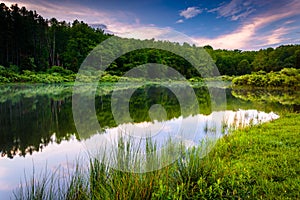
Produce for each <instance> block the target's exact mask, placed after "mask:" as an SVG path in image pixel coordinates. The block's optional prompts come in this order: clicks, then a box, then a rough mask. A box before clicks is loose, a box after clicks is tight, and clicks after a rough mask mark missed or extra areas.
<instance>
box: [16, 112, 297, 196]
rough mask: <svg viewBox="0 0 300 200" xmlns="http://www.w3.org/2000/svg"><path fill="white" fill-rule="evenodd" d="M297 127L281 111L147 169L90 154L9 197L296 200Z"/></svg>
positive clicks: (30, 182) (34, 179)
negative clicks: (117, 165)
mask: <svg viewBox="0 0 300 200" xmlns="http://www.w3.org/2000/svg"><path fill="white" fill-rule="evenodd" d="M299 127H300V115H299V114H287V115H285V116H284V117H282V118H280V119H278V120H276V121H273V122H270V123H266V124H262V125H258V126H252V127H248V128H244V129H242V130H240V129H239V130H236V131H234V133H233V134H229V135H225V136H224V137H223V138H221V139H219V140H218V142H217V144H216V146H215V147H214V148H213V149H212V151H210V153H209V154H208V155H207V156H205V157H200V156H199V155H202V154H203V152H202V151H203V148H202V147H193V148H190V149H188V150H187V151H185V150H184V151H181V153H182V155H181V157H180V158H179V159H178V160H176V161H175V162H174V163H173V164H171V165H168V166H166V167H164V168H162V169H160V170H156V171H152V172H148V173H131V172H125V171H119V170H116V169H113V168H110V167H108V166H106V165H105V164H104V162H102V161H101V160H98V159H95V158H91V159H90V160H89V167H87V168H86V167H85V166H83V165H81V164H77V165H76V169H75V172H74V173H68V172H63V171H60V170H58V171H57V172H55V173H54V174H49V173H44V175H43V176H39V177H38V179H37V177H32V178H31V179H30V180H26V181H25V182H24V183H23V184H21V186H20V187H19V188H18V189H16V190H15V192H14V195H15V198H16V199H43V200H44V199H45V200H47V199H49V200H50V199H125V200H126V199H299V198H300V196H299V188H300V176H299V174H300V164H299V163H300V132H299ZM148 145H152V146H149V147H148V148H150V149H151V148H152V149H151V150H153V149H155V144H151V143H149V144H148ZM78 163H80V162H78ZM61 175H63V177H65V178H64V179H61V178H60V176H61ZM57 186H59V187H57Z"/></svg>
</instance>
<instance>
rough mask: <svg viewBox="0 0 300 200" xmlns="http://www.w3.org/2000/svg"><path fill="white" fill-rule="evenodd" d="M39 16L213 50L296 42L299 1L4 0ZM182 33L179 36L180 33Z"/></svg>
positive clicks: (298, 37)
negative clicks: (184, 40) (183, 41)
mask: <svg viewBox="0 0 300 200" xmlns="http://www.w3.org/2000/svg"><path fill="white" fill-rule="evenodd" d="M2 2H4V3H5V4H6V5H9V6H10V5H11V4H14V3H17V4H18V5H19V6H20V7H21V6H25V7H26V8H27V9H30V10H36V11H37V13H38V14H40V15H42V16H43V17H44V18H48V19H50V18H52V17H55V18H57V19H58V20H60V21H62V20H65V21H68V22H72V21H73V20H74V19H78V20H79V21H84V22H86V23H88V24H89V25H91V26H93V27H101V28H104V29H105V30H106V31H107V32H109V33H113V34H115V35H117V36H120V37H131V38H138V39H151V38H155V39H161V38H163V39H168V40H170V41H178V42H182V41H181V40H182V39H183V38H185V39H186V38H188V39H189V41H188V42H189V43H194V44H196V45H197V46H204V45H211V46H212V47H213V48H214V49H219V48H220V49H241V50H258V49H261V48H267V47H277V46H279V45H284V44H299V43H300V1H299V0H215V1H213V0H186V1H185V0H127V1H125V0H105V1H104V0H4V1H2ZM179 35H182V36H183V37H179Z"/></svg>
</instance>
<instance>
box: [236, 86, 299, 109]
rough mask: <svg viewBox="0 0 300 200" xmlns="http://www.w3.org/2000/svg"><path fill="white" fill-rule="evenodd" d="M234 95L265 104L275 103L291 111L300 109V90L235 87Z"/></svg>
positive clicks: (274, 104)
mask: <svg viewBox="0 0 300 200" xmlns="http://www.w3.org/2000/svg"><path fill="white" fill-rule="evenodd" d="M232 95H233V96H234V97H236V98H239V99H242V100H244V101H251V102H261V103H264V104H269V105H270V104H273V109H274V107H275V106H276V105H278V104H279V105H280V106H278V107H280V109H282V108H283V106H286V107H289V108H290V110H289V111H290V112H298V111H300V91H297V90H296V91H295V90H276V89H273V90H266V89H255V90H249V89H234V90H232Z"/></svg>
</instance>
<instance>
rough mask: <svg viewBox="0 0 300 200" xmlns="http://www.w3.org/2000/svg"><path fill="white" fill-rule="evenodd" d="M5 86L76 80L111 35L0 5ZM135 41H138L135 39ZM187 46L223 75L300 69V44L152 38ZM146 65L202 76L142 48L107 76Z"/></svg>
mask: <svg viewBox="0 0 300 200" xmlns="http://www.w3.org/2000/svg"><path fill="white" fill-rule="evenodd" d="M0 27H1V30H0V82H4V83H5V82H45V83H53V82H54V83H55V82H72V81H74V79H75V77H76V76H75V73H76V72H78V69H79V67H80V65H81V63H82V62H83V61H84V59H85V58H86V56H87V55H88V54H89V53H90V52H91V51H92V50H93V49H94V48H95V47H96V46H97V45H98V44H99V43H101V42H102V41H104V40H105V39H107V38H109V37H111V36H112V35H111V34H108V33H106V32H105V31H104V30H102V29H99V28H93V27H91V26H89V25H88V24H87V23H85V22H83V21H78V20H74V21H73V23H70V22H66V21H58V20H57V19H55V18H52V19H44V18H43V17H42V16H41V15H39V14H38V13H37V12H36V11H32V10H27V9H26V8H25V7H21V8H20V7H18V5H17V4H15V5H11V7H8V6H6V5H5V4H4V3H1V5H0ZM130 40H134V39H130ZM148 41H150V42H155V43H168V45H174V46H182V47H183V49H187V48H188V49H189V50H193V51H197V50H199V49H203V48H204V49H205V50H206V51H207V52H208V53H209V55H210V56H211V58H212V59H213V62H214V63H215V64H216V66H217V67H218V69H219V72H220V74H221V75H228V76H240V75H245V74H250V73H251V72H259V71H264V72H277V71H280V70H282V69H284V68H296V69H299V68H300V45H282V46H279V47H277V48H271V47H270V48H267V49H261V50H258V51H242V50H238V49H236V50H226V49H216V50H215V49H213V47H212V46H210V45H205V46H203V47H197V46H195V45H190V44H187V43H184V44H179V43H172V42H166V41H155V40H154V39H152V40H148ZM145 63H160V64H164V65H167V66H170V67H173V68H174V69H176V70H177V71H179V72H180V73H182V74H183V75H184V76H186V77H187V78H193V77H197V76H200V75H199V74H197V73H196V72H195V70H194V69H192V67H191V64H190V63H189V62H187V61H186V60H185V59H183V58H182V57H180V56H178V55H175V54H172V53H170V52H168V51H162V50H159V49H141V50H136V51H132V52H129V53H127V54H125V55H122V56H121V57H119V58H118V59H116V60H115V61H114V62H113V63H112V64H111V65H110V67H109V68H108V69H107V70H106V73H107V74H108V75H111V76H122V75H123V74H124V73H125V72H127V71H128V70H130V69H132V68H134V67H136V66H138V65H141V64H145Z"/></svg>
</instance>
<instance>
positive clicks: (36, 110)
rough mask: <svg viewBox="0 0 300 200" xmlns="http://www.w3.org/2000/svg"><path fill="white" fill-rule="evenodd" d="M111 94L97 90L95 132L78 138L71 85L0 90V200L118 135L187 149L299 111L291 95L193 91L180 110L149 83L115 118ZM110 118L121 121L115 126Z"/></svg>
mask: <svg viewBox="0 0 300 200" xmlns="http://www.w3.org/2000/svg"><path fill="white" fill-rule="evenodd" d="M113 89H114V87H113V85H112V84H104V85H101V86H100V87H98V92H97V96H96V99H95V108H96V113H97V119H98V121H99V123H100V124H101V129H100V130H99V131H98V132H97V133H95V132H92V133H89V132H86V134H78V133H77V131H76V126H75V123H74V120H73V115H72V86H71V85H51V86H49V85H26V84H25V85H2V86H0V152H1V157H0V197H1V199H7V198H9V196H11V192H12V190H13V189H14V188H16V186H17V185H18V184H19V183H20V181H21V180H24V174H26V176H27V177H30V176H31V175H32V173H33V169H34V170H35V173H41V170H44V169H45V166H47V169H48V170H50V172H51V171H53V172H54V171H55V170H56V169H57V167H60V168H63V169H65V170H70V169H72V166H73V165H74V163H75V161H76V160H78V159H80V158H82V157H86V156H87V153H88V152H89V151H93V150H94V149H96V148H98V147H99V141H102V142H103V141H104V139H105V140H106V141H110V142H109V144H113V143H114V142H116V141H117V139H118V137H119V135H120V134H122V135H126V134H127V135H130V136H131V137H134V138H136V139H137V140H140V139H141V138H143V137H145V136H146V135H141V134H143V133H145V132H142V131H140V130H141V129H147V130H148V132H147V133H146V134H149V135H150V136H152V138H153V139H154V140H155V141H156V142H157V143H158V145H163V142H164V141H167V140H168V138H169V137H172V136H174V133H176V134H175V135H176V137H173V138H175V139H178V140H179V141H181V142H183V143H184V144H185V145H186V147H187V148H188V147H192V146H197V145H198V144H199V141H201V140H202V139H203V138H206V137H212V136H213V137H215V138H219V137H221V136H222V135H223V134H226V133H227V131H228V130H229V129H230V128H232V127H237V126H238V127H240V126H247V125H253V124H257V123H263V122H266V121H269V120H273V119H276V118H278V117H279V116H278V114H280V113H281V112H294V111H299V109H300V106H299V105H300V102H299V99H300V98H299V93H297V92H295V91H276V90H273V91H267V90H260V91H258V90H256V91H250V90H234V91H233V90H231V89H222V88H214V89H211V90H208V89H207V88H205V87H195V88H194V91H195V94H196V96H197V101H198V105H199V108H195V107H194V106H193V104H190V105H189V104H188V103H187V105H185V111H184V112H182V109H181V107H180V103H179V102H178V100H177V98H176V95H175V94H174V92H172V91H170V90H169V89H168V88H166V87H160V86H158V85H148V86H145V87H143V88H139V89H137V90H135V91H134V92H133V93H132V96H131V98H130V101H129V105H128V107H127V106H125V105H124V107H123V104H122V102H117V103H118V105H119V107H118V112H117V114H118V115H121V116H115V115H114V113H112V111H111V107H112V105H114V104H112V102H111V96H112V91H113ZM128 90H130V86H128V85H124V87H123V88H121V89H120V90H119V91H118V94H120V95H123V94H126V93H128ZM178 91H179V92H180V94H183V95H187V94H185V93H186V91H187V90H186V89H185V88H184V87H180V86H178ZM212 91H213V92H212ZM220 91H222V92H224V94H226V101H225V102H223V104H216V102H214V101H212V99H211V97H210V92H212V93H211V94H218V93H219V92H220ZM159 105H161V106H159ZM224 107H225V108H226V109H224ZM126 108H129V114H130V116H129V117H128V116H127V118H126V117H123V116H125V114H124V113H126ZM225 110H226V111H225ZM116 117H118V118H119V119H122V120H121V121H117V122H116V120H115V118H116ZM195 124H197V126H195ZM191 133H193V134H192V135H191ZM149 135H148V136H149ZM108 136H109V137H108ZM95 141H97V142H95ZM93 142H94V144H97V145H98V146H95V145H94V146H93ZM109 148H113V146H112V147H109ZM82 160H84V159H82Z"/></svg>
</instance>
